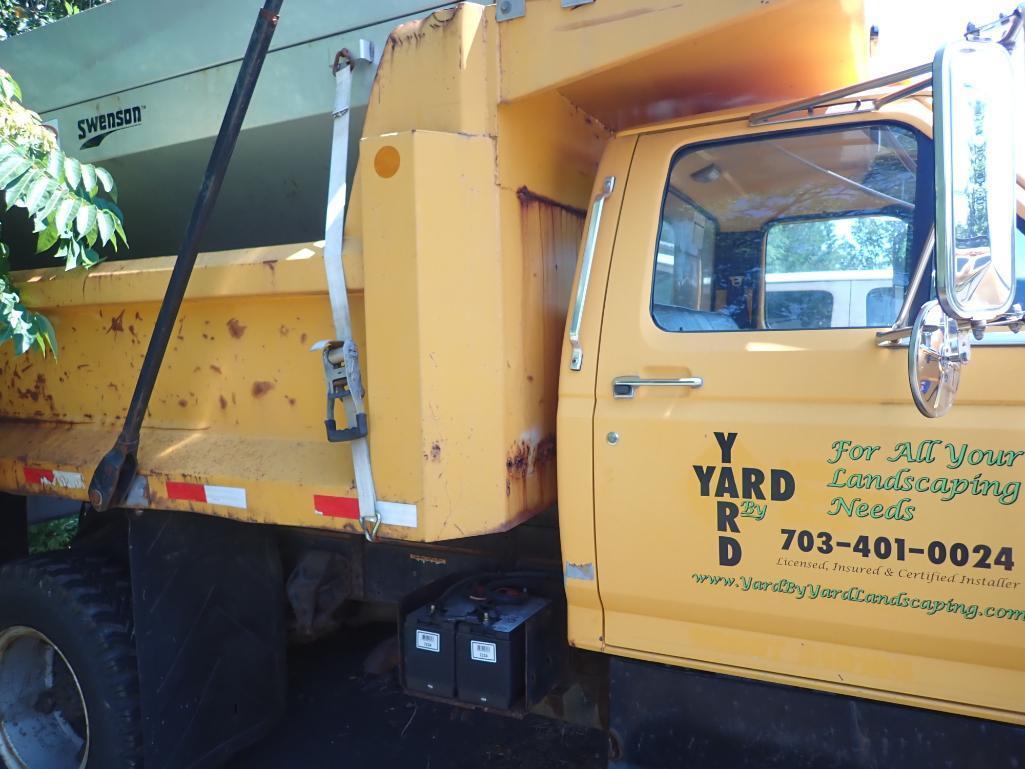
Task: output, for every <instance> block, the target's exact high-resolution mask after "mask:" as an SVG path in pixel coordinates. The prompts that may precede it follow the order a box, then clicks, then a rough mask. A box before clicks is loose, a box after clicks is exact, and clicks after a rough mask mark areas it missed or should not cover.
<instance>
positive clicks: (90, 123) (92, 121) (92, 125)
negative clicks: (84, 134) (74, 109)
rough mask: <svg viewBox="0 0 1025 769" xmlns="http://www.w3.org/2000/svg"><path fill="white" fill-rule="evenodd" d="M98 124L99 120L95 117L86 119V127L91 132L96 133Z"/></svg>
mask: <svg viewBox="0 0 1025 769" xmlns="http://www.w3.org/2000/svg"><path fill="white" fill-rule="evenodd" d="M97 125H99V121H97V119H96V118H94V117H91V118H88V119H87V120H86V121H85V127H86V129H87V130H88V131H89V133H95V131H96V127H97Z"/></svg>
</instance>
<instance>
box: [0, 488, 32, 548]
mask: <svg viewBox="0 0 1025 769" xmlns="http://www.w3.org/2000/svg"><path fill="white" fill-rule="evenodd" d="M26 555H28V515H27V514H26V510H25V498H24V497H19V496H15V495H13V494H0V563H3V562H4V561H13V560H14V559H15V558H24V557H25V556H26Z"/></svg>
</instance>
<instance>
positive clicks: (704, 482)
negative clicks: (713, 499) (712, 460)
mask: <svg viewBox="0 0 1025 769" xmlns="http://www.w3.org/2000/svg"><path fill="white" fill-rule="evenodd" d="M694 474H695V475H696V476H697V477H698V481H699V482H700V483H701V496H703V497H707V496H708V495H709V494H710V493H711V492H710V490H709V488H708V487H709V485H710V483H711V481H712V476H713V475H714V474H715V465H709V466H708V467H705V466H704V465H694Z"/></svg>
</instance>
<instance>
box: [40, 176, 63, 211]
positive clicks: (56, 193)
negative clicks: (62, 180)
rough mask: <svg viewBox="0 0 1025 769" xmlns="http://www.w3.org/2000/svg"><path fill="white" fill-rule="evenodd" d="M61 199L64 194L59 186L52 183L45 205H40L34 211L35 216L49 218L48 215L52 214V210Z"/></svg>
mask: <svg viewBox="0 0 1025 769" xmlns="http://www.w3.org/2000/svg"><path fill="white" fill-rule="evenodd" d="M63 199H64V194H63V192H62V191H61V188H60V187H59V186H57V185H56V184H54V185H53V190H52V192H51V194H50V197H49V198H47V200H46V205H44V206H41V207H40V208H39V210H38V211H36V218H37V219H49V218H50V216H51V215H52V214H53V212H54V210H55V209H56V208H57V204H58V203H60V202H61V201H62V200H63Z"/></svg>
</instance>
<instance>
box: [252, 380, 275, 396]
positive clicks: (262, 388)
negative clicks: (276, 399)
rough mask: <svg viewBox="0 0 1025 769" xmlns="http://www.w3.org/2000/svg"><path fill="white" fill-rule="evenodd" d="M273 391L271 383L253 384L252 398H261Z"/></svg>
mask: <svg viewBox="0 0 1025 769" xmlns="http://www.w3.org/2000/svg"><path fill="white" fill-rule="evenodd" d="M273 389H274V383H273V382H253V397H254V398H262V397H263V396H264V395H266V394H267V393H269V392H270V391H271V390H273Z"/></svg>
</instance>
